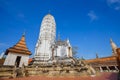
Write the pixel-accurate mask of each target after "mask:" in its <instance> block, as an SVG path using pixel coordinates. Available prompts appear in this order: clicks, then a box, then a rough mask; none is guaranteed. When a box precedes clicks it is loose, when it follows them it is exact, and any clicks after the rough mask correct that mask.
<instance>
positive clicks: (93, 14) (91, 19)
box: [87, 11, 98, 22]
mask: <svg viewBox="0 0 120 80" xmlns="http://www.w3.org/2000/svg"><path fill="white" fill-rule="evenodd" d="M87 15H88V16H89V18H90V21H91V22H92V21H95V20H97V19H98V16H97V15H96V14H95V12H94V11H90V12H89V13H88V14H87Z"/></svg>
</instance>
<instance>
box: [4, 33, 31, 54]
mask: <svg viewBox="0 0 120 80" xmlns="http://www.w3.org/2000/svg"><path fill="white" fill-rule="evenodd" d="M9 52H12V53H19V54H26V55H31V52H30V51H29V50H28V48H27V46H26V41H25V35H22V37H21V39H20V40H19V42H18V43H17V44H16V45H14V46H13V47H10V48H9V49H7V50H6V53H5V54H6V55H7V54H8V53H9Z"/></svg>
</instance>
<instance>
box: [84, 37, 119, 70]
mask: <svg viewBox="0 0 120 80" xmlns="http://www.w3.org/2000/svg"><path fill="white" fill-rule="evenodd" d="M110 44H111V47H112V55H111V56H107V57H101V58H99V57H98V55H96V58H95V59H90V60H85V62H86V63H87V64H89V65H91V66H92V67H93V68H94V69H95V70H96V71H98V72H118V71H119V67H118V62H117V57H118V56H119V55H117V52H116V50H117V45H116V44H115V43H114V42H113V41H112V39H110Z"/></svg>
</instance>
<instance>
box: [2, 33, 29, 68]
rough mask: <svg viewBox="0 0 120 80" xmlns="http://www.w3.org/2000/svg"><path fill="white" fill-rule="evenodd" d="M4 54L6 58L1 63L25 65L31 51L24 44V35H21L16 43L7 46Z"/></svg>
mask: <svg viewBox="0 0 120 80" xmlns="http://www.w3.org/2000/svg"><path fill="white" fill-rule="evenodd" d="M5 55H6V58H5V61H4V64H3V65H9V66H14V65H16V66H17V67H21V66H22V65H25V66H27V65H28V60H29V55H31V52H30V51H29V50H28V48H27V46H26V41H25V35H22V37H21V39H20V40H19V42H18V43H17V44H16V45H14V46H13V47H10V48H8V49H7V50H6V52H5Z"/></svg>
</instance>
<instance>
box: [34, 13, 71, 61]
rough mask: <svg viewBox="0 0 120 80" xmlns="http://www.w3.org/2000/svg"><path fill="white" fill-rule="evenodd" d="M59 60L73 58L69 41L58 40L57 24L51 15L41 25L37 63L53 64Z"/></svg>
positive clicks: (36, 51)
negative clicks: (55, 60) (53, 61)
mask: <svg viewBox="0 0 120 80" xmlns="http://www.w3.org/2000/svg"><path fill="white" fill-rule="evenodd" d="M56 57H57V58H66V57H72V47H71V45H70V42H69V40H65V41H63V40H60V39H58V40H56V23H55V19H54V17H53V16H52V15H51V14H47V15H46V16H45V17H44V18H43V20H42V23H41V27H40V34H39V38H38V41H37V43H36V48H35V56H34V59H35V62H34V63H37V62H38V63H39V62H45V61H46V62H51V61H52V60H54V59H56Z"/></svg>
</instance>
